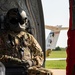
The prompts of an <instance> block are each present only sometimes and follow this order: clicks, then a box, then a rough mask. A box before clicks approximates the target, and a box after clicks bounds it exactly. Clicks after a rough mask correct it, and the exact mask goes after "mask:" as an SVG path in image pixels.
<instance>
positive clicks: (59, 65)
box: [45, 60, 66, 69]
mask: <svg viewBox="0 0 75 75" xmlns="http://www.w3.org/2000/svg"><path fill="white" fill-rule="evenodd" d="M45 68H48V69H65V68H66V61H63V60H61V61H56V60H55V61H46V63H45Z"/></svg>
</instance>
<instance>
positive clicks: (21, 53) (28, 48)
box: [0, 31, 43, 66]
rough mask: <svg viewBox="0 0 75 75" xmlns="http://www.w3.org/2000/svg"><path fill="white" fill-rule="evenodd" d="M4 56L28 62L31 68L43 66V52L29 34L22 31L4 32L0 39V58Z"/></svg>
mask: <svg viewBox="0 0 75 75" xmlns="http://www.w3.org/2000/svg"><path fill="white" fill-rule="evenodd" d="M3 55H4V56H3ZM6 55H7V57H10V59H11V58H14V59H16V58H18V59H20V60H21V61H28V62H30V65H31V66H32V64H33V65H39V66H41V65H42V64H43V52H42V49H41V47H40V45H39V44H38V42H37V41H36V40H35V38H34V37H33V36H32V35H31V34H29V33H27V32H24V31H21V32H20V33H14V32H6V33H4V34H3V35H2V37H0V58H4V57H5V56H6ZM14 59H13V60H14Z"/></svg>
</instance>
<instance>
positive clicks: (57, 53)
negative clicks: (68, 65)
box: [48, 50, 67, 58]
mask: <svg viewBox="0 0 75 75" xmlns="http://www.w3.org/2000/svg"><path fill="white" fill-rule="evenodd" d="M66 57H67V54H66V50H61V51H52V52H51V54H50V56H48V58H66Z"/></svg>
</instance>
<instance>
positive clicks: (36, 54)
mask: <svg viewBox="0 0 75 75" xmlns="http://www.w3.org/2000/svg"><path fill="white" fill-rule="evenodd" d="M30 36H31V38H30V41H32V44H31V47H32V53H33V54H32V55H33V57H32V61H33V63H34V65H38V66H42V64H43V60H44V55H43V51H42V48H41V46H40V45H39V43H38V42H37V40H36V39H35V38H34V37H33V36H32V35H30Z"/></svg>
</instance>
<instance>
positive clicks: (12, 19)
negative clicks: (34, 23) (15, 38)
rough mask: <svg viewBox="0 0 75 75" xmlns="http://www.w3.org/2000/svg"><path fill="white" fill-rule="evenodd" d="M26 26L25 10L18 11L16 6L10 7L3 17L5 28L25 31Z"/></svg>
mask: <svg viewBox="0 0 75 75" xmlns="http://www.w3.org/2000/svg"><path fill="white" fill-rule="evenodd" d="M27 27H28V19H27V16H26V12H25V11H21V13H20V12H19V10H18V8H12V9H10V10H9V11H8V12H7V14H6V17H5V28H6V29H7V30H10V31H14V32H20V31H25V29H27Z"/></svg>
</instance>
